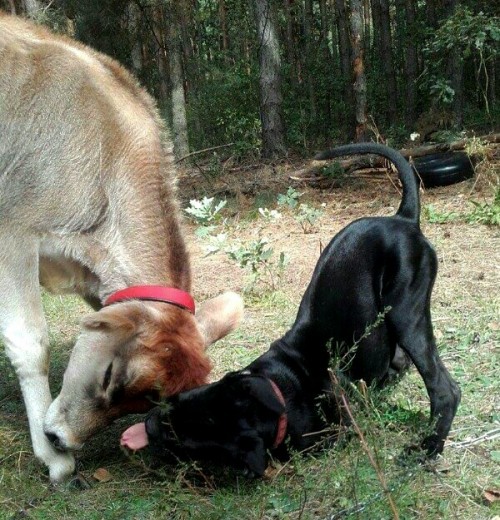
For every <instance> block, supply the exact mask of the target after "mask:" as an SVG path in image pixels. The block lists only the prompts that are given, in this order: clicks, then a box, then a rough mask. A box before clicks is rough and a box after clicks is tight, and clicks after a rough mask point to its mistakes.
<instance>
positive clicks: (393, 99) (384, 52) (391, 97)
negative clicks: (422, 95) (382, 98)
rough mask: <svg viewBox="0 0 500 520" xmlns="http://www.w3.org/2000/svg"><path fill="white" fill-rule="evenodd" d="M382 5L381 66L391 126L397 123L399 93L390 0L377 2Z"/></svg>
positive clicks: (388, 119)
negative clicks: (393, 48)
mask: <svg viewBox="0 0 500 520" xmlns="http://www.w3.org/2000/svg"><path fill="white" fill-rule="evenodd" d="M375 1H377V2H379V4H380V16H381V34H380V40H381V42H380V43H381V49H380V52H381V64H382V69H383V71H384V82H385V85H386V107H387V110H386V114H387V121H388V123H389V124H393V123H395V122H396V115H397V108H398V107H397V99H398V91H397V87H396V73H395V70H394V57H393V50H392V36H391V16H390V12H389V0H375Z"/></svg>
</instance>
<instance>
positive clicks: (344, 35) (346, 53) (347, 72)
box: [335, 0, 353, 120]
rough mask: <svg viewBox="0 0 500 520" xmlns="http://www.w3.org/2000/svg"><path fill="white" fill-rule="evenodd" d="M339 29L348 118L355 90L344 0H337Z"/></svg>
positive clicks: (341, 68) (341, 66)
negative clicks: (353, 88) (352, 82)
mask: <svg viewBox="0 0 500 520" xmlns="http://www.w3.org/2000/svg"><path fill="white" fill-rule="evenodd" d="M335 9H336V15H337V16H336V18H337V31H338V36H339V56H340V70H341V72H342V79H343V84H344V98H345V99H344V102H345V106H346V108H347V110H346V112H347V114H348V120H350V119H351V117H350V112H351V110H350V109H351V107H352V105H353V91H352V86H351V77H352V71H351V46H350V43H349V38H350V35H349V21H348V15H347V8H346V5H345V1H344V0H335Z"/></svg>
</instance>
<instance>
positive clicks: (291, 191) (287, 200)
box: [278, 186, 303, 209]
mask: <svg viewBox="0 0 500 520" xmlns="http://www.w3.org/2000/svg"><path fill="white" fill-rule="evenodd" d="M302 195H303V194H302V193H299V192H298V191H297V190H296V189H295V188H292V187H291V186H290V187H289V188H288V190H287V192H286V193H285V194H280V195H278V204H279V205H280V206H288V207H289V208H290V209H294V208H296V207H297V206H298V204H299V199H300V197H302Z"/></svg>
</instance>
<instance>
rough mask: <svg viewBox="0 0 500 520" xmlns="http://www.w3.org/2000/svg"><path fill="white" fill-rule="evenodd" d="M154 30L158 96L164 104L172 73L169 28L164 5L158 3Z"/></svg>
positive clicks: (154, 13)
mask: <svg viewBox="0 0 500 520" xmlns="http://www.w3.org/2000/svg"><path fill="white" fill-rule="evenodd" d="M153 17H154V32H155V41H156V46H157V64H158V75H159V79H158V98H159V100H160V103H161V104H162V105H167V103H168V100H169V92H170V73H169V65H168V63H169V62H168V55H167V29H166V19H165V10H164V8H163V5H161V4H160V5H157V6H155V8H154V11H153Z"/></svg>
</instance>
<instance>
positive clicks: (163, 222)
mask: <svg viewBox="0 0 500 520" xmlns="http://www.w3.org/2000/svg"><path fill="white" fill-rule="evenodd" d="M146 188H147V189H146ZM165 191H167V192H166V193H165ZM169 191H170V190H169V189H168V187H164V186H163V185H156V186H155V185H154V183H150V184H149V185H148V186H146V187H141V186H135V187H134V184H133V183H130V182H129V183H128V185H126V184H125V183H124V188H123V189H122V190H121V193H120V188H118V189H117V192H115V193H114V194H113V195H114V197H113V200H119V201H120V203H119V205H115V207H108V209H107V212H106V216H105V217H104V218H103V221H102V222H101V223H100V224H99V225H97V226H95V228H94V229H92V230H89V231H87V232H80V233H75V232H74V231H73V232H71V233H64V232H58V233H53V234H51V235H49V236H47V237H46V238H44V240H43V244H42V247H41V251H40V255H41V260H42V262H41V282H42V284H43V285H44V286H46V287H47V288H49V289H50V290H53V291H54V292H76V293H79V294H81V295H82V296H85V297H86V298H89V297H91V298H97V299H98V300H100V301H101V302H103V301H104V300H105V299H106V298H107V297H108V296H109V295H110V294H111V293H113V292H115V291H117V290H120V289H124V288H125V287H130V286H132V285H165V286H171V287H177V288H180V289H183V290H186V291H190V289H191V273H190V266H189V258H188V254H187V250H186V245H185V242H184V239H183V237H182V234H181V228H180V221H179V216H178V208H177V205H176V202H175V200H174V197H173V194H172V193H170V192H169ZM110 206H111V204H110ZM51 263H53V265H54V267H55V269H53V271H54V275H53V276H52V273H50V272H47V270H45V271H46V272H45V276H43V274H44V273H42V267H43V265H49V266H50V264H51ZM42 264H43V265H42ZM62 266H64V269H61V267H62ZM49 271H50V270H49ZM55 273H57V277H55Z"/></svg>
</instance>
